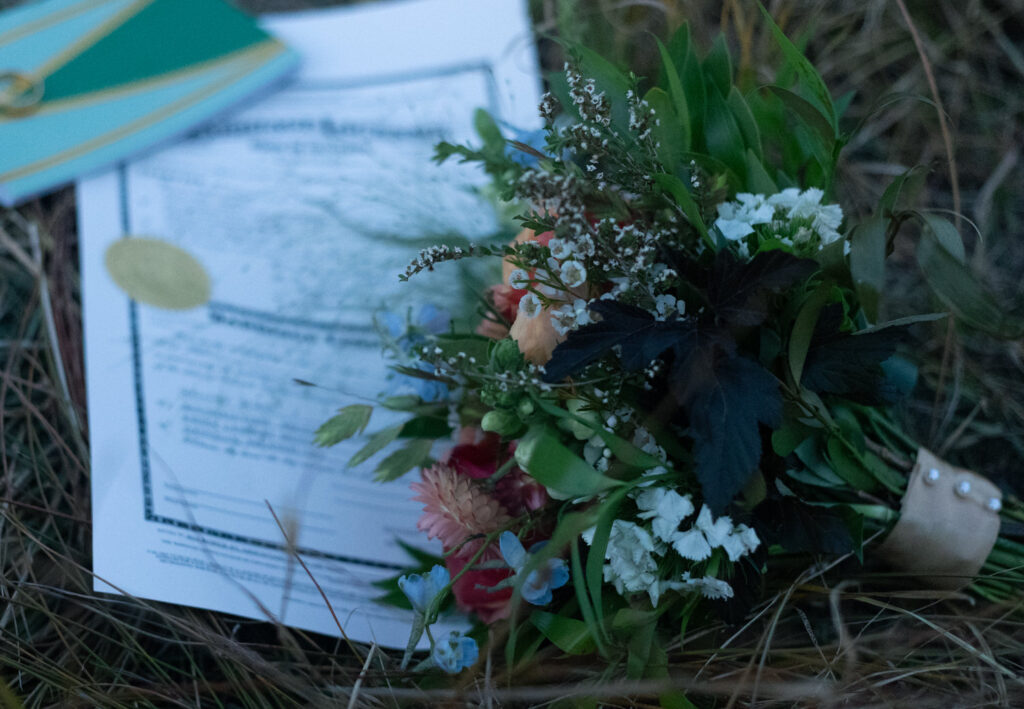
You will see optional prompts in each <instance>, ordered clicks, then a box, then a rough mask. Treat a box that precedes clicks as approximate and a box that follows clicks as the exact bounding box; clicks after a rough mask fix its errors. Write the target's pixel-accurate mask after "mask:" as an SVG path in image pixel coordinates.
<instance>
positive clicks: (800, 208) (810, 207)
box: [768, 187, 843, 244]
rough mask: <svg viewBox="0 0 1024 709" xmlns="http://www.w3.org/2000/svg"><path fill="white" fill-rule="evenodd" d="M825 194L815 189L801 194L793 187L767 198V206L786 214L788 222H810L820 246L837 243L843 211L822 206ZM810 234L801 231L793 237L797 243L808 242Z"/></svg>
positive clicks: (836, 206)
mask: <svg viewBox="0 0 1024 709" xmlns="http://www.w3.org/2000/svg"><path fill="white" fill-rule="evenodd" d="M824 196H825V193H824V192H822V191H821V190H819V189H817V188H816V187H812V188H811V189H809V190H804V191H803V192H801V191H800V190H798V189H797V188H795V187H790V188H789V189H785V190H783V191H782V192H779V193H778V194H775V195H772V196H771V197H769V198H768V204H770V205H772V206H773V207H775V208H776V209H778V210H780V211H784V212H785V213H786V218H787V219H789V220H794V219H804V220H810V222H811V229H812V230H813V232H814V233H816V234H817V235H818V238H819V239H820V240H821V243H822V244H831V243H832V242H834V241H839V239H841V238H842V235H841V234H840V233H839V231H838V230H839V225H840V224H842V223H843V210H842V207H840V206H839V205H838V204H822V203H821V200H822V198H823V197H824ZM810 236H811V232H810V231H808V232H804V231H803V229H801V230H800V231H798V232H797V234H796V236H795V237H794V239H795V241H796V242H797V243H800V242H806V241H809V240H810Z"/></svg>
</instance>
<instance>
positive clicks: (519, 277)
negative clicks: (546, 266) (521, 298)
mask: <svg viewBox="0 0 1024 709" xmlns="http://www.w3.org/2000/svg"><path fill="white" fill-rule="evenodd" d="M508 284H509V285H510V286H512V287H513V288H515V289H516V290H524V289H525V288H526V287H527V286H529V285H530V274H529V273H527V272H526V271H524V270H523V269H521V268H517V269H516V270H514V271H512V273H510V274H508Z"/></svg>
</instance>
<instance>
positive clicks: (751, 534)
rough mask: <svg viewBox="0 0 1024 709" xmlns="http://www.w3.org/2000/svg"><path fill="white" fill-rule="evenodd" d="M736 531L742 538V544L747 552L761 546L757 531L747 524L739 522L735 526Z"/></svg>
mask: <svg viewBox="0 0 1024 709" xmlns="http://www.w3.org/2000/svg"><path fill="white" fill-rule="evenodd" d="M736 533H737V534H738V535H739V537H740V539H742V540H743V546H744V548H745V549H746V550H747V553H750V552H752V551H754V550H756V549H757V548H758V547H759V546H761V540H760V538H759V537H758V536H757V532H755V531H754V530H753V529H751V528H750V527H748V526H747V525H745V524H741V525H740V526H738V527H737V528H736Z"/></svg>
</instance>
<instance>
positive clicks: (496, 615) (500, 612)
mask: <svg viewBox="0 0 1024 709" xmlns="http://www.w3.org/2000/svg"><path fill="white" fill-rule="evenodd" d="M479 549H480V542H470V543H468V544H466V545H465V546H464V547H462V549H460V550H459V553H458V554H457V555H456V554H453V555H452V556H449V557H448V558H447V559H446V560H445V564H446V565H447V566H448V572H449V573H450V574H451V575H452V578H455V575H456V574H458V573H459V572H460V571H462V569H463V568H465V566H466V564H467V563H468V562H469V560H470V559H471V558H473V555H474V554H476V552H477V551H478V550H479ZM501 558H502V557H501V551H499V549H498V545H497V544H491V545H490V546H488V547H487V549H486V550H485V551H484V553H483V554H481V556H480V558H479V559H477V562H476V563H477V564H481V563H483V562H485V561H494V560H500V559H501ZM513 573H514V572H513V571H512V569H510V568H504V569H472V570H470V571H467V572H466V573H465V574H463V575H462V577H461V578H460V579H459V580H458V581H456V582H455V583H454V584H452V593H453V594H454V595H455V603H456V605H457V606H458V607H459V610H461V611H463V612H467V613H469V612H472V613H476V614H477V616H479V618H480V620H482V621H483V622H484V623H493V622H494V621H496V620H501V619H502V618H507V617H508V614H509V601H510V600H511V598H512V589H511V588H503V589H501V590H499V591H490V590H488V589H490V588H493V587H494V586H495V585H497V584H498V583H500V582H502V581H504V580H505V579H507V578H509V577H510V576H512V574H513Z"/></svg>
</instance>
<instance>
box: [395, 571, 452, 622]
mask: <svg viewBox="0 0 1024 709" xmlns="http://www.w3.org/2000/svg"><path fill="white" fill-rule="evenodd" d="M449 578H450V577H449V575H448V569H446V568H444V567H443V566H435V567H434V568H432V569H431V570H430V572H429V573H426V574H410V575H408V576H402V577H400V578H399V579H398V587H399V588H400V589H402V593H404V594H405V595H406V597H407V598H408V599H409V602H410V603H411V604H412V607H413V610H415V611H416V612H417V613H420V614H423V613H426V612H427V608H429V607H430V604H431V603H432V602H433V600H434V599H435V598H436V597H437V595H438V594H439V593H441V590H442V589H443V588H444V587H445V586H447V585H448V581H449Z"/></svg>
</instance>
